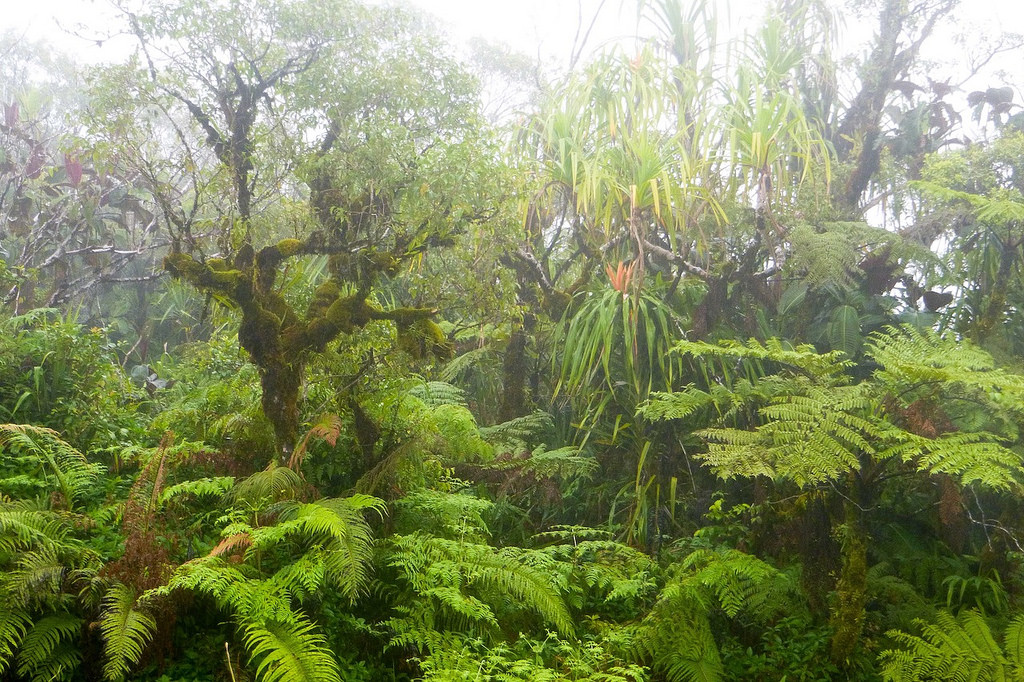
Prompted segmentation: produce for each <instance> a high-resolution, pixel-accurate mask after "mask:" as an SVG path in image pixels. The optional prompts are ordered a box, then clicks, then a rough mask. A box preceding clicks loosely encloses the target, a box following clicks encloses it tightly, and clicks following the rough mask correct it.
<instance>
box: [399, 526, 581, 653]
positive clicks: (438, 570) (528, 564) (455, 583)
mask: <svg viewBox="0 0 1024 682" xmlns="http://www.w3.org/2000/svg"><path fill="white" fill-rule="evenodd" d="M388 563H389V564H390V565H391V566H392V567H393V568H395V569H397V570H398V571H399V573H400V575H401V576H402V579H403V582H404V583H405V584H406V585H407V586H408V588H409V590H410V591H411V595H410V596H411V599H410V600H409V601H406V602H404V603H402V604H400V605H399V606H397V607H396V608H397V610H398V611H399V613H401V614H403V615H402V616H401V617H399V618H394V619H392V620H391V621H390V624H391V627H392V628H393V629H394V630H395V633H396V636H395V641H396V643H406V644H413V645H415V646H417V647H418V648H421V649H429V648H430V646H431V642H432V641H433V636H432V633H434V632H437V631H439V630H445V629H448V630H452V629H456V630H458V629H470V630H474V631H475V630H477V629H479V630H480V632H484V633H485V632H488V631H492V628H493V627H494V626H495V625H496V624H497V622H498V621H497V613H498V611H499V610H500V609H508V608H512V609H513V610H519V609H525V610H528V611H533V612H534V613H536V614H537V615H539V616H540V617H541V618H542V619H543V620H544V622H546V623H550V624H551V625H553V626H554V627H555V628H557V629H558V631H559V632H561V633H564V634H571V633H572V632H573V630H574V629H575V628H574V624H573V620H572V617H571V616H570V614H569V611H568V608H567V607H566V605H565V602H564V600H563V599H562V596H561V594H560V588H559V586H558V585H559V581H558V579H557V575H558V572H557V571H553V566H554V565H555V564H556V563H557V562H553V560H552V559H551V557H548V556H546V555H544V554H543V553H541V552H536V551H531V550H522V549H516V548H505V549H503V550H498V549H495V548H493V547H490V546H488V545H483V544H476V543H470V542H462V541H456V540H447V539H444V538H436V537H430V536H428V535H423V534H414V535H407V536H399V537H397V538H395V540H394V541H393V552H392V555H391V557H390V559H389V561H388Z"/></svg>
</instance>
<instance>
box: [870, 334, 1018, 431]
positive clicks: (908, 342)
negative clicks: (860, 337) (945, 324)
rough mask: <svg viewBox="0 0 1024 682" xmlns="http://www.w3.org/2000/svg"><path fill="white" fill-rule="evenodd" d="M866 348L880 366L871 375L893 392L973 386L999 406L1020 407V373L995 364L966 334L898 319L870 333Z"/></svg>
mask: <svg viewBox="0 0 1024 682" xmlns="http://www.w3.org/2000/svg"><path fill="white" fill-rule="evenodd" d="M867 354H868V356H869V357H870V358H871V359H873V360H874V361H875V362H877V363H878V364H879V365H881V366H882V369H881V370H879V371H877V372H875V378H877V379H879V380H881V381H882V382H884V383H885V384H886V385H887V386H891V387H892V388H893V389H894V390H895V392H897V393H900V394H904V393H907V392H909V391H912V390H914V389H915V388H930V389H932V390H936V389H942V388H945V389H953V390H956V389H960V390H968V391H977V392H979V393H981V394H982V395H984V396H989V397H991V398H992V399H993V400H995V401H997V402H998V403H999V405H1000V406H1002V407H1003V408H1004V409H1013V410H1015V411H1017V412H1021V411H1024V376H1021V375H1018V374H1010V373H1008V372H1006V371H1004V370H1002V369H999V368H997V367H996V366H995V361H994V360H993V359H992V356H991V355H989V354H988V353H986V352H985V351H984V350H982V349H981V348H978V347H977V346H975V345H974V344H972V343H970V342H969V341H967V340H964V339H959V338H956V337H954V336H952V335H945V336H941V335H939V334H937V333H935V332H933V331H930V330H919V329H916V328H914V327H911V326H909V325H903V326H901V327H889V328H888V329H886V330H885V331H884V332H880V333H877V334H873V335H872V336H871V338H870V340H869V342H868V345H867Z"/></svg>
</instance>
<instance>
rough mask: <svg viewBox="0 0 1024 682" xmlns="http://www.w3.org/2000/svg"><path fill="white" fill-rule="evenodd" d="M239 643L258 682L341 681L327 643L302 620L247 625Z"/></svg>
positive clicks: (272, 621)
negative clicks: (250, 662) (253, 667)
mask: <svg viewBox="0 0 1024 682" xmlns="http://www.w3.org/2000/svg"><path fill="white" fill-rule="evenodd" d="M243 641H244V642H245V647H246V650H247V651H248V652H249V656H250V659H251V660H252V661H253V663H254V665H255V666H256V676H257V678H258V679H259V680H261V682H341V674H340V671H339V669H338V664H337V661H335V660H334V656H333V655H332V654H331V652H330V649H328V648H327V641H326V640H325V639H324V637H323V635H321V634H320V633H318V632H316V630H315V629H314V626H313V624H312V623H310V622H309V621H307V620H306V619H304V618H301V617H298V618H295V619H294V620H291V621H288V622H283V621H274V620H268V621H262V622H258V623H250V624H248V625H246V626H245V628H244V630H243Z"/></svg>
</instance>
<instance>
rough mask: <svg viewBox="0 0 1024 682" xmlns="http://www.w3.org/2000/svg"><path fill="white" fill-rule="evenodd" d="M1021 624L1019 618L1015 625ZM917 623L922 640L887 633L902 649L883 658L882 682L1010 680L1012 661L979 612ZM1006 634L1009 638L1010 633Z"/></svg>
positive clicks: (948, 615) (906, 634)
mask: <svg viewBox="0 0 1024 682" xmlns="http://www.w3.org/2000/svg"><path fill="white" fill-rule="evenodd" d="M1019 621H1020V619H1019V618H1018V619H1016V620H1015V621H1014V622H1015V623H1019ZM915 622H916V623H917V624H918V625H919V626H921V636H917V635H911V634H908V633H906V632H902V631H900V630H893V631H890V632H888V633H887V634H888V636H889V637H890V638H892V639H893V640H894V641H896V642H898V643H899V644H901V645H902V646H903V648H902V649H890V650H887V651H883V652H882V653H881V654H880V656H879V660H880V662H881V663H882V678H883V679H885V680H892V681H893V682H917V681H921V682H923V681H924V680H1003V679H1010V677H1009V675H1010V674H1011V670H1010V665H1011V661H1008V660H1007V658H1006V656H1005V655H1004V654H1003V651H1002V650H1001V649H1000V648H999V645H998V644H997V643H996V641H995V638H994V637H993V636H992V631H991V629H990V628H989V626H988V623H986V622H985V619H984V617H983V616H982V615H981V614H980V613H978V612H977V611H971V610H968V611H962V612H961V613H960V615H959V616H958V617H953V616H952V615H951V614H949V613H948V612H945V611H942V612H939V614H938V615H937V616H936V621H935V623H925V622H924V621H921V620H917V621H915ZM1012 627H1014V626H1013V625H1012V624H1011V628H1012ZM1007 634H1010V630H1009V629H1008V631H1007ZM1014 679H1016V678H1014Z"/></svg>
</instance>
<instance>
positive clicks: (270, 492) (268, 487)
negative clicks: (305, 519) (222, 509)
mask: <svg viewBox="0 0 1024 682" xmlns="http://www.w3.org/2000/svg"><path fill="white" fill-rule="evenodd" d="M304 488H305V483H304V482H303V480H302V477H301V476H299V474H298V473H296V472H295V471H294V470H292V469H291V468H289V467H283V466H278V465H277V463H276V462H271V463H270V465H269V466H268V467H267V468H266V469H264V470H263V471H257V472H256V473H255V474H253V475H251V476H249V477H248V478H246V479H244V480H242V481H240V482H238V483H236V484H235V487H234V489H233V490H232V491H231V497H232V498H233V499H236V500H245V501H247V502H249V503H250V504H254V505H255V504H260V503H266V502H278V501H281V500H290V499H295V498H296V497H299V496H300V495H301V493H302V491H303V490H304Z"/></svg>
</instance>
